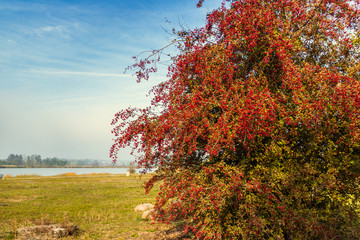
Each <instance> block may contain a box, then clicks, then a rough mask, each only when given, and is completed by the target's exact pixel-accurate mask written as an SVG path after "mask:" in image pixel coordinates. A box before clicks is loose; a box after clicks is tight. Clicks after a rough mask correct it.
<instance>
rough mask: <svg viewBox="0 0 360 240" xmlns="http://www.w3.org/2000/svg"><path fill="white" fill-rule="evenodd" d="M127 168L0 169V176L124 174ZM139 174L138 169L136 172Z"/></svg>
mask: <svg viewBox="0 0 360 240" xmlns="http://www.w3.org/2000/svg"><path fill="white" fill-rule="evenodd" d="M126 171H127V168H0V175H1V174H3V175H4V176H6V175H11V176H13V177H15V176H16V175H39V176H55V175H59V174H64V173H76V174H77V175H80V174H91V173H110V174H125V173H126ZM136 172H139V169H137V170H136Z"/></svg>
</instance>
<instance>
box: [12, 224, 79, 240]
mask: <svg viewBox="0 0 360 240" xmlns="http://www.w3.org/2000/svg"><path fill="white" fill-rule="evenodd" d="M78 229H79V228H78V226H75V225H60V224H51V225H36V226H30V227H22V228H19V229H17V230H16V232H17V236H18V237H17V238H16V239H18V240H40V239H41V240H51V239H58V238H62V237H66V236H70V235H74V234H75V233H76V232H77V231H78Z"/></svg>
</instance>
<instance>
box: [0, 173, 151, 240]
mask: <svg viewBox="0 0 360 240" xmlns="http://www.w3.org/2000/svg"><path fill="white" fill-rule="evenodd" d="M139 176H140V175H139V174H132V175H131V176H129V177H126V176H125V175H110V174H103V175H101V174H91V175H76V174H67V175H61V176H52V177H39V176H20V177H7V178H5V179H3V180H0V239H16V238H17V236H16V235H17V233H16V229H19V228H22V227H26V226H34V225H50V224H59V225H62V226H72V227H73V226H76V227H78V231H77V232H76V233H75V234H74V235H72V236H68V237H66V238H64V239H141V236H142V235H146V234H151V233H152V232H155V231H157V230H156V226H155V225H152V224H151V223H150V222H148V221H145V220H142V219H141V214H139V213H135V212H134V207H135V206H136V205H137V204H140V203H145V202H150V203H153V202H154V200H155V195H156V193H157V189H154V190H153V191H151V192H150V193H149V194H148V195H145V194H144V189H143V188H142V185H143V183H144V182H145V181H147V180H148V179H149V178H150V176H149V175H144V176H142V177H141V178H140V177H139Z"/></svg>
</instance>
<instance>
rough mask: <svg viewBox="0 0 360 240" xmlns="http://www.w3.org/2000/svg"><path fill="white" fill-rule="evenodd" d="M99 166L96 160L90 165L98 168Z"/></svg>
mask: <svg viewBox="0 0 360 240" xmlns="http://www.w3.org/2000/svg"><path fill="white" fill-rule="evenodd" d="M99 165H100V163H99V162H98V161H97V160H95V161H94V162H93V163H92V166H93V167H98V166H99Z"/></svg>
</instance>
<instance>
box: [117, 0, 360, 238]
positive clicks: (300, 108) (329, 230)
mask: <svg viewBox="0 0 360 240" xmlns="http://www.w3.org/2000/svg"><path fill="white" fill-rule="evenodd" d="M202 3H203V1H199V3H198V6H201V4H202ZM359 9H360V1H359V0H356V1H345V0H306V1H305V0H270V1H269V0H237V1H224V3H223V4H222V6H221V7H220V8H219V9H216V10H214V11H213V12H211V13H209V14H208V16H207V23H206V26H205V27H203V28H199V29H195V30H191V31H190V30H187V31H185V30H183V31H180V32H178V39H177V40H174V41H173V43H174V44H176V45H177V46H178V48H179V52H180V53H179V54H178V55H177V56H174V57H173V58H172V60H173V64H172V65H171V66H170V67H169V74H168V76H169V80H168V81H166V82H163V83H161V84H159V85H158V86H156V87H154V88H153V90H152V94H153V96H154V97H153V99H152V105H151V106H149V107H148V108H145V109H136V108H128V109H125V110H122V111H120V112H119V113H118V114H116V117H115V119H114V120H113V125H114V126H115V127H114V130H113V133H114V134H115V136H116V139H115V143H114V145H113V147H112V149H111V156H112V157H113V158H114V160H116V156H117V152H118V150H119V149H120V148H123V147H127V146H131V147H132V149H133V153H134V154H135V153H136V154H137V153H140V156H139V157H138V159H137V160H138V164H140V165H142V166H145V167H146V168H151V167H155V166H156V167H158V169H159V170H158V171H157V174H156V175H154V177H153V178H152V179H151V180H149V181H148V183H147V185H146V189H147V190H149V189H151V187H152V185H153V183H154V182H156V181H160V180H162V185H161V188H160V192H159V195H158V198H157V203H156V210H157V219H158V220H160V221H163V222H168V221H172V220H175V219H182V220H184V221H185V222H186V228H185V230H186V231H192V232H193V233H194V234H195V237H196V238H198V239H334V238H335V239H355V238H356V237H358V236H359V235H360V226H359V223H360V222H359V215H358V211H359V205H358V204H356V203H358V200H359V196H360V195H359V190H360V189H359V172H360V161H359V160H360V72H359V71H360V61H359V54H360V45H359V44H358V41H359V37H358V36H359V32H360V31H359V17H358V16H359V14H360V12H359ZM162 50H163V49H161V50H159V51H158V52H157V51H154V52H153V54H152V55H150V56H149V57H148V58H146V59H143V60H141V59H137V62H136V63H135V64H134V65H133V66H132V67H133V68H138V72H137V76H138V80H139V81H140V80H141V79H146V80H147V79H148V77H149V74H150V73H152V72H155V71H156V68H155V67H154V65H151V64H155V63H156V62H157V61H159V57H160V55H161V52H162ZM149 64H150V65H149ZM158 109H161V111H160V112H159V110H158Z"/></svg>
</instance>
